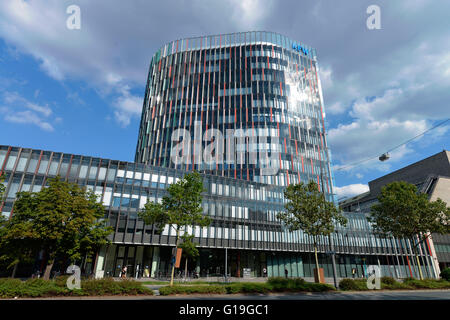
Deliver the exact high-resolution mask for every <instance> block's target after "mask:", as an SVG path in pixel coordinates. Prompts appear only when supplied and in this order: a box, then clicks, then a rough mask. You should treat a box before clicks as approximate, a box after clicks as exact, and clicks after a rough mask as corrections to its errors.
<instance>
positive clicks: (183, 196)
mask: <svg viewBox="0 0 450 320" xmlns="http://www.w3.org/2000/svg"><path fill="white" fill-rule="evenodd" d="M203 191H204V190H203V181H202V177H201V176H200V174H199V173H197V172H191V173H189V174H186V175H185V176H184V178H183V179H180V180H179V181H177V182H176V183H173V184H171V185H170V186H169V187H168V188H167V195H165V196H164V197H163V198H162V202H161V203H155V202H150V201H149V202H147V203H146V204H145V206H144V208H143V209H142V211H140V212H139V217H140V218H142V219H143V220H144V222H145V223H146V224H152V225H154V226H155V227H156V228H157V229H158V230H159V231H160V232H161V231H162V230H163V229H164V227H165V226H166V225H169V226H170V227H172V228H174V230H175V234H176V238H175V248H176V249H178V247H179V240H180V236H181V235H180V232H181V231H182V228H183V227H185V226H193V225H198V226H201V227H205V226H208V225H209V224H210V223H211V220H210V219H209V217H207V216H204V215H203V214H202V211H203V210H202V206H201V204H202V195H201V194H202V192H203ZM174 272H175V264H173V265H172V273H171V279H170V285H171V286H172V285H173V275H174Z"/></svg>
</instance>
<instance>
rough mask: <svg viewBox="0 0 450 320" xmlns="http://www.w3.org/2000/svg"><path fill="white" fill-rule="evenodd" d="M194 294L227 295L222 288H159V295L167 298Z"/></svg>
mask: <svg viewBox="0 0 450 320" xmlns="http://www.w3.org/2000/svg"><path fill="white" fill-rule="evenodd" d="M195 293H210V294H212V293H219V294H223V293H227V291H226V289H225V287H224V286H220V285H210V286H180V285H175V286H172V287H171V286H166V287H161V288H159V294H160V295H162V296H167V295H171V294H195Z"/></svg>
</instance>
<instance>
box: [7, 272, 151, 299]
mask: <svg viewBox="0 0 450 320" xmlns="http://www.w3.org/2000/svg"><path fill="white" fill-rule="evenodd" d="M66 280H67V277H64V278H63V277H59V278H57V279H55V280H44V279H29V280H27V281H24V282H23V281H20V280H19V279H0V297H1V298H13V297H49V296H62V295H64V296H66V295H67V296H72V295H73V296H80V295H91V296H92V295H121V294H122V295H123V294H128V295H137V294H147V295H152V294H153V291H152V290H150V289H147V288H145V287H142V285H141V284H140V283H139V282H136V281H114V280H112V279H99V280H85V281H83V280H82V281H81V289H74V290H69V289H68V288H67V287H66Z"/></svg>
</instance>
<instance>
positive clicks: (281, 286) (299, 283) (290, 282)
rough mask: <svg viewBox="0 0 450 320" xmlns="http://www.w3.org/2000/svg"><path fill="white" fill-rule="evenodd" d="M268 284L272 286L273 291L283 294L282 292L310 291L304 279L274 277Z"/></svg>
mask: <svg viewBox="0 0 450 320" xmlns="http://www.w3.org/2000/svg"><path fill="white" fill-rule="evenodd" d="M267 283H268V284H269V285H270V287H271V289H272V291H277V292H282V291H297V292H298V291H310V290H309V288H308V285H307V284H308V283H307V282H306V281H305V280H303V279H302V278H290V279H289V278H288V279H286V278H282V277H273V278H269V280H268V281H267Z"/></svg>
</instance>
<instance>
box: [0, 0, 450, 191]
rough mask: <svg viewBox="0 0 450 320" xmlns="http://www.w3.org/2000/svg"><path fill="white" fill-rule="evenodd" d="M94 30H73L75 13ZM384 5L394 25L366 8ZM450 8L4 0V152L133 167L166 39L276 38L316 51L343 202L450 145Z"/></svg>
mask: <svg viewBox="0 0 450 320" xmlns="http://www.w3.org/2000/svg"><path fill="white" fill-rule="evenodd" d="M71 4H76V5H78V6H79V7H80V9H81V29H80V30H69V29H67V28H66V19H67V17H68V14H66V8H67V7H68V6H69V5H71ZM371 4H376V5H379V6H380V8H381V27H382V28H381V30H368V29H367V28H366V19H367V17H368V14H367V13H366V9H367V7H368V6H369V5H371ZM448 12H450V2H448V1H431V0H408V1H375V0H372V1H340V2H339V6H337V5H336V2H335V1H331V0H327V1H326V0H323V1H321V0H314V1H313V0H306V1H301V2H300V1H275V0H265V1H262V0H244V1H238V0H230V1H201V0H193V1H164V2H162V1H126V2H124V1H115V2H113V1H104V0H99V1H95V2H93V1H76V0H73V1H57V0H49V1H37V0H28V1H23V0H4V1H2V2H1V3H0V143H1V144H7V145H16V146H23V147H32V148H39V149H47V150H54V151H62V152H68V153H76V154H86V155H92V156H99V157H105V158H112V159H120V160H127V161H132V160H133V159H134V153H135V148H136V140H137V132H138V128H139V119H140V113H141V108H142V100H143V93H144V88H145V82H146V78H147V74H146V73H147V69H148V65H149V62H150V59H151V56H152V55H153V53H154V52H155V51H156V50H157V49H158V48H159V47H160V46H161V45H163V44H164V43H166V42H168V41H171V40H174V39H179V38H184V37H190V36H198V35H204V34H218V33H228V32H239V31H248V30H270V31H275V32H279V33H282V34H285V35H287V36H289V37H291V38H293V39H298V40H299V41H301V42H303V43H306V44H308V45H310V46H312V47H315V48H316V49H317V52H318V59H319V65H320V77H321V82H322V88H323V96H324V103H325V109H326V127H327V131H328V143H329V146H330V149H331V152H332V158H333V167H334V168H335V170H336V171H335V177H336V181H335V185H336V187H337V188H336V191H337V193H338V197H344V196H350V195H354V194H357V193H360V192H364V191H366V190H367V182H368V181H370V180H372V179H375V178H377V177H379V176H382V175H384V174H386V173H389V172H391V171H393V170H396V169H399V168H401V167H403V166H405V165H407V164H410V163H413V162H416V161H418V160H421V159H423V158H425V157H428V156H431V155H432V154H434V153H437V152H439V151H442V149H449V141H450V139H449V131H448V129H449V127H450V123H447V124H446V125H444V126H442V127H440V128H439V129H436V130H433V131H432V132H431V133H429V134H427V135H425V136H423V137H422V138H420V139H417V140H415V141H414V142H413V143H410V144H408V145H406V146H403V147H401V148H399V149H397V150H395V151H394V152H392V153H391V159H390V160H389V161H387V162H383V163H381V162H379V161H378V160H376V159H375V160H372V161H368V162H365V163H363V164H362V165H359V166H356V167H353V168H348V167H346V169H344V170H342V169H340V168H342V167H345V166H348V165H349V164H351V163H354V162H357V161H360V160H362V159H365V158H368V157H371V156H376V155H379V154H381V153H383V152H385V151H386V150H388V149H390V148H392V147H394V146H396V145H398V144H400V143H402V142H404V141H406V140H408V139H409V138H411V137H413V136H415V135H417V134H419V133H420V132H423V131H425V130H426V129H428V128H430V127H432V126H433V125H435V124H436V123H439V122H441V121H443V120H445V119H447V118H449V117H450V103H449V101H450V90H449V89H450V19H448Z"/></svg>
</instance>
